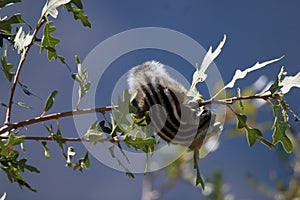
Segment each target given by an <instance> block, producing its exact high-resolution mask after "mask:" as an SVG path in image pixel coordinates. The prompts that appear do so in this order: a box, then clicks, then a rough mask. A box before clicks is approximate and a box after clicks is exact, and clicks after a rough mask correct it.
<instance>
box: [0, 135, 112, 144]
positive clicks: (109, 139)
mask: <svg viewBox="0 0 300 200" xmlns="http://www.w3.org/2000/svg"><path fill="white" fill-rule="evenodd" d="M16 137H20V136H16ZM8 138H9V136H0V139H1V140H7V139H8ZM24 140H33V141H60V142H63V143H65V142H112V143H116V142H118V140H115V139H112V138H109V137H107V138H102V139H99V140H97V141H91V140H88V139H84V138H57V139H54V138H53V137H51V136H48V137H35V136H24Z"/></svg>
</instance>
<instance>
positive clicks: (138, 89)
mask: <svg viewBox="0 0 300 200" xmlns="http://www.w3.org/2000/svg"><path fill="white" fill-rule="evenodd" d="M127 81H128V85H129V92H130V93H132V94H133V93H136V96H135V98H134V99H133V101H132V102H131V103H132V105H133V106H134V107H136V108H137V110H138V111H137V113H135V117H136V118H141V117H143V116H144V114H145V112H147V111H149V113H150V120H151V123H150V125H152V126H153V127H154V131H155V133H157V134H158V135H159V136H160V137H161V138H162V139H164V140H165V141H166V142H168V143H173V144H179V145H183V146H188V147H189V148H191V149H199V148H200V147H201V146H202V143H203V142H204V140H205V137H206V133H207V130H208V128H209V125H210V121H211V120H214V115H213V114H212V113H211V111H210V109H209V108H208V107H206V106H201V105H199V104H197V106H196V107H195V103H192V104H193V106H191V105H192V104H187V103H185V100H186V95H187V90H186V89H185V88H184V87H183V86H182V85H181V84H180V83H178V82H177V81H176V80H174V79H173V78H171V77H170V75H169V74H168V73H167V72H166V70H165V67H164V65H163V64H161V63H159V62H156V61H148V62H145V63H144V64H141V65H138V66H136V67H134V68H132V69H131V70H130V71H129V75H128V79H127Z"/></svg>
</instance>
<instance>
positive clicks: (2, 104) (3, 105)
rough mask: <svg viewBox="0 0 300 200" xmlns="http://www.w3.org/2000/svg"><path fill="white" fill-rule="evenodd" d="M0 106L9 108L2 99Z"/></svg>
mask: <svg viewBox="0 0 300 200" xmlns="http://www.w3.org/2000/svg"><path fill="white" fill-rule="evenodd" d="M0 106H2V107H3V108H7V107H8V106H7V105H6V104H5V103H3V102H1V101H0Z"/></svg>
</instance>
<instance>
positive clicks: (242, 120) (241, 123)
mask: <svg viewBox="0 0 300 200" xmlns="http://www.w3.org/2000/svg"><path fill="white" fill-rule="evenodd" d="M234 114H235V116H236V119H237V128H240V129H242V128H245V129H246V136H247V141H248V144H249V146H250V147H252V146H253V145H254V144H255V142H256V140H259V141H260V142H261V143H262V144H264V145H266V146H267V147H269V148H270V149H271V148H273V147H274V145H273V144H272V143H270V142H269V141H267V140H266V139H264V138H263V135H262V132H261V131H260V130H259V129H257V128H252V127H250V126H248V125H247V116H246V115H243V114H239V113H236V112H234Z"/></svg>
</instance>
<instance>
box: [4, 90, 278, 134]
mask: <svg viewBox="0 0 300 200" xmlns="http://www.w3.org/2000/svg"><path fill="white" fill-rule="evenodd" d="M279 97H280V96H279V94H270V93H263V94H256V95H253V96H241V97H231V98H227V99H223V100H215V99H209V100H202V101H201V102H200V103H201V105H208V104H224V105H226V104H232V103H234V102H235V101H241V100H249V99H263V100H265V101H268V100H269V98H274V99H277V98H279ZM113 108H117V106H106V107H102V108H89V109H83V110H73V111H67V112H61V113H53V114H49V115H44V116H39V117H36V118H32V119H28V120H25V121H20V122H14V123H10V124H8V125H7V124H6V125H4V126H3V127H1V128H0V135H1V134H3V133H6V132H8V131H11V130H12V129H16V128H20V127H24V126H27V125H31V124H36V123H40V122H44V121H49V120H53V119H60V118H63V117H69V116H74V115H81V114H89V113H94V112H100V113H103V114H104V113H105V112H107V111H110V110H112V109H113Z"/></svg>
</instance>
